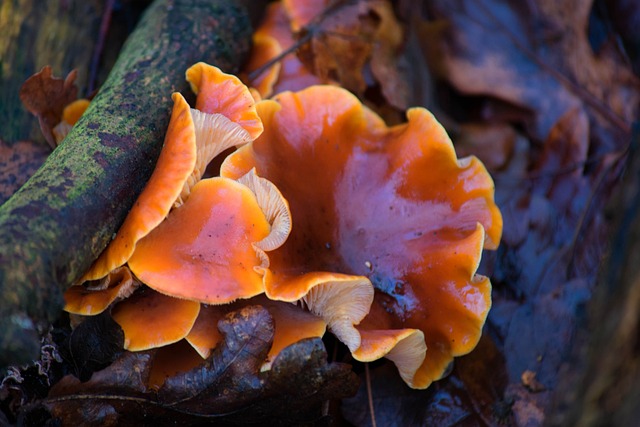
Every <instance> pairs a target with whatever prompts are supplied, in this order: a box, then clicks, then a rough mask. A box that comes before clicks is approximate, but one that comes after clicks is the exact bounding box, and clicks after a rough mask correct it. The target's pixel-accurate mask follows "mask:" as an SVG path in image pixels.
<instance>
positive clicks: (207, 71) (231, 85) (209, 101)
mask: <svg viewBox="0 0 640 427" xmlns="http://www.w3.org/2000/svg"><path fill="white" fill-rule="evenodd" d="M186 77H187V81H188V82H189V84H190V85H191V89H192V90H193V92H194V93H195V94H196V95H197V98H196V109H197V110H200V111H202V112H204V113H209V114H214V113H216V114H222V115H223V116H225V117H227V118H228V119H229V120H231V121H232V122H234V123H237V124H239V125H240V126H242V128H244V129H245V130H246V131H247V132H249V135H250V136H251V139H255V138H257V137H258V136H259V135H260V134H261V133H262V130H263V127H262V122H261V121H260V118H259V117H258V115H257V113H256V107H255V100H254V99H253V96H252V95H251V92H249V89H248V88H247V87H246V86H245V85H244V83H242V82H241V81H240V79H239V78H237V77H236V76H234V75H231V74H226V73H223V72H222V71H221V70H220V69H219V68H217V67H214V66H212V65H209V64H206V63H204V62H198V63H197V64H195V65H192V66H191V67H190V68H189V69H188V70H187V73H186Z"/></svg>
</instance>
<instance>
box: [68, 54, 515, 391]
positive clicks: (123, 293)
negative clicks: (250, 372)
mask: <svg viewBox="0 0 640 427" xmlns="http://www.w3.org/2000/svg"><path fill="white" fill-rule="evenodd" d="M187 80H188V81H189V82H190V83H191V86H192V88H193V90H194V91H195V92H196V94H197V101H196V108H195V109H191V108H190V107H189V106H188V104H187V103H186V101H185V100H184V98H183V97H182V96H181V95H180V94H174V95H173V100H174V109H173V113H172V117H171V122H170V124H169V128H168V131H167V135H166V139H165V145H164V147H163V150H162V153H161V155H160V158H159V160H158V163H157V165H156V169H155V171H154V173H153V175H152V176H151V178H150V180H149V182H148V184H147V186H146V187H145V189H144V191H143V192H142V194H141V195H140V197H139V199H138V200H137V201H136V203H135V205H134V207H133V208H132V210H131V211H130V213H129V215H128V216H127V218H126V220H125V222H124V224H123V225H122V227H121V229H120V230H119V231H118V233H117V235H116V236H115V238H114V240H113V241H112V242H111V243H110V245H109V246H108V247H107V248H106V249H105V251H104V252H103V254H102V255H101V256H100V257H99V258H98V260H96V262H95V263H94V265H93V266H92V267H91V268H90V269H89V271H88V272H87V273H86V274H85V275H84V277H83V279H82V283H83V284H82V285H76V286H73V287H71V288H70V289H69V290H68V291H67V293H66V303H67V305H66V309H67V310H68V311H69V312H72V313H77V314H82V315H92V314H97V313H98V312H101V311H104V310H106V309H107V308H109V307H110V308H111V314H112V316H113V318H114V319H115V321H116V322H117V323H118V324H120V326H121V327H122V329H123V331H124V334H125V348H127V349H128V350H131V351H138V350H145V349H149V348H155V347H160V349H159V350H158V352H157V353H156V361H157V363H154V371H153V372H155V373H152V378H151V379H150V380H149V386H150V387H160V386H161V385H162V383H163V381H164V379H165V378H167V377H168V376H170V375H172V373H175V371H174V370H175V369H177V368H176V367H178V366H179V367H184V369H187V368H189V367H193V366H196V365H197V364H198V363H199V362H201V361H202V358H206V357H208V355H209V354H210V352H211V350H212V349H214V348H215V346H216V345H217V344H218V342H219V341H220V334H219V332H218V331H217V328H216V325H217V321H218V320H219V319H220V318H221V317H222V316H224V315H225V314H226V313H228V312H230V311H232V310H234V309H237V308H239V307H242V306H244V305H248V304H260V305H262V306H264V307H266V308H267V309H268V310H269V311H270V313H271V314H272V316H273V318H274V320H275V338H274V343H273V345H272V349H271V352H270V353H269V358H268V360H267V361H265V364H264V365H263V369H269V366H270V363H271V362H272V361H273V359H274V358H275V357H276V356H277V354H278V353H279V352H280V350H282V349H283V348H285V347H286V346H288V345H290V344H292V343H295V342H297V341H298V340H300V339H303V338H307V337H322V336H323V335H324V333H325V330H327V329H328V330H329V331H330V332H332V333H333V334H334V335H335V336H336V337H337V338H338V339H339V340H340V341H341V342H343V343H344V344H345V345H346V347H347V348H348V349H349V351H350V352H351V354H352V355H353V357H354V358H355V359H356V360H359V361H364V362H367V361H372V360H376V359H379V358H382V357H386V358H388V359H390V360H392V361H393V362H394V363H395V364H396V366H397V368H398V371H399V373H400V375H401V377H402V379H403V380H404V381H405V382H406V383H407V384H408V385H409V386H410V387H413V388H426V387H428V386H429V384H431V382H432V381H434V380H437V379H439V378H441V377H442V376H443V374H444V373H445V371H446V369H447V366H448V365H449V363H450V362H451V361H452V360H453V357H455V356H459V355H462V354H466V353H468V352H469V351H471V350H472V349H473V348H474V347H475V345H476V344H477V342H478V340H479V338H480V334H481V331H482V326H483V324H484V321H485V319H486V316H487V313H488V310H489V307H490V305H491V295H490V293H491V284H490V282H489V279H488V278H486V277H483V276H480V275H477V274H476V270H477V268H478V264H479V262H480V257H481V254H482V250H483V248H486V249H495V248H496V247H497V245H498V243H499V240H500V236H501V232H502V218H501V216H500V212H499V210H498V208H497V206H496V205H495V203H494V189H493V182H492V180H491V177H490V176H489V174H488V173H487V171H486V169H485V168H484V166H483V165H482V164H481V163H480V161H479V160H477V159H476V158H473V157H470V158H466V159H460V160H458V159H457V158H456V155H455V151H454V149H453V145H452V143H451V141H450V140H449V138H448V136H447V134H446V132H445V131H444V129H443V128H442V127H441V126H440V124H438V122H437V121H436V120H435V118H434V117H433V116H432V115H431V114H430V113H429V112H428V111H426V110H425V109H423V108H414V109H411V110H409V111H408V113H407V123H405V124H402V125H398V126H393V127H388V126H387V125H386V124H385V123H384V121H383V120H382V119H381V118H380V117H379V116H377V115H376V114H375V113H373V112H372V111H371V110H369V109H368V108H366V107H364V106H363V105H362V104H361V103H360V101H359V100H358V99H357V98H356V97H355V96H354V95H352V94H350V93H349V92H348V91H346V90H344V89H341V88H338V87H334V86H311V87H309V88H307V89H304V90H301V91H299V92H283V93H281V94H279V95H277V96H276V97H275V98H274V99H271V100H263V101H259V102H257V103H256V102H255V101H254V99H253V98H252V96H251V93H250V91H249V89H248V88H247V87H246V86H244V85H243V84H242V83H241V82H240V81H239V80H238V79H237V78H236V77H234V76H231V75H228V74H224V73H222V72H221V71H220V70H218V69H217V68H215V67H212V66H209V65H206V64H203V63H199V64H196V65H194V66H193V67H192V68H190V69H189V70H188V71H187ZM228 147H239V148H238V149H237V150H236V151H235V152H233V153H232V154H231V155H229V156H228V157H227V158H226V159H225V160H224V162H223V164H222V167H221V170H220V176H217V177H213V178H207V179H202V176H203V173H204V170H205V167H206V165H207V164H208V163H209V162H210V161H211V160H212V159H213V158H214V157H216V156H217V155H218V154H220V153H221V152H222V151H224V150H225V149H227V148H228ZM141 284H144V285H145V286H142V285H141ZM149 325H153V327H149ZM170 354H171V355H172V357H174V358H176V357H180V360H181V361H177V360H173V361H172V362H169V360H172V359H171V357H170V356H169V355H170ZM163 355H164V356H163ZM179 355H181V356H179ZM162 360H165V362H161V361H162Z"/></svg>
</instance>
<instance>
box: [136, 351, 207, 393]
mask: <svg viewBox="0 0 640 427" xmlns="http://www.w3.org/2000/svg"><path fill="white" fill-rule="evenodd" d="M202 363H204V360H203V359H202V357H200V355H199V354H198V352H196V351H195V350H194V349H193V347H191V346H190V345H189V343H187V342H186V341H184V340H180V341H178V342H177V343H174V344H169V345H167V346H164V347H160V348H158V349H157V350H156V352H155V353H154V355H153V360H152V361H151V369H150V370H149V377H148V380H147V388H148V389H150V390H155V391H158V390H160V387H162V385H163V384H164V383H165V381H166V380H167V379H169V378H171V377H174V376H176V375H178V374H181V373H184V372H188V371H190V370H191V369H193V368H195V367H196V366H199V365H201V364H202Z"/></svg>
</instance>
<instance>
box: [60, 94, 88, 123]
mask: <svg viewBox="0 0 640 427" xmlns="http://www.w3.org/2000/svg"><path fill="white" fill-rule="evenodd" d="M90 102H91V101H89V100H88V99H84V98H82V99H77V100H75V101H73V102H72V103H71V104H69V105H67V106H66V107H64V110H62V121H63V122H67V123H69V124H70V125H71V126H73V125H75V124H76V122H77V121H78V120H80V117H82V115H83V114H84V112H85V111H86V110H87V108H89V103H90Z"/></svg>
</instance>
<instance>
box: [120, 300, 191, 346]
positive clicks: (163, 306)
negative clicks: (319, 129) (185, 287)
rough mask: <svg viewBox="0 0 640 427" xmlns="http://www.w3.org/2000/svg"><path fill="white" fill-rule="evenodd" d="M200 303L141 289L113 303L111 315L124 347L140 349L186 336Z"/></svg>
mask: <svg viewBox="0 0 640 427" xmlns="http://www.w3.org/2000/svg"><path fill="white" fill-rule="evenodd" d="M199 312H200V303H198V302H195V301H188V300H182V299H177V298H172V297H169V296H166V295H163V294H161V293H158V292H155V291H154V290H152V289H141V290H139V291H138V292H137V293H134V294H133V295H132V296H130V297H129V298H127V299H125V300H123V301H121V302H120V303H118V304H116V305H115V306H114V307H113V309H112V310H111V316H112V317H113V320H115V321H116V322H117V323H118V324H119V325H120V327H121V328H122V330H123V332H124V348H125V349H127V350H129V351H142V350H148V349H151V348H155V347H162V346H165V345H168V344H173V343H175V342H178V341H180V340H181V339H183V338H184V337H186V336H187V334H188V333H189V331H191V328H192V327H193V324H194V323H195V321H196V318H197V317H198V313H199Z"/></svg>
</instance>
